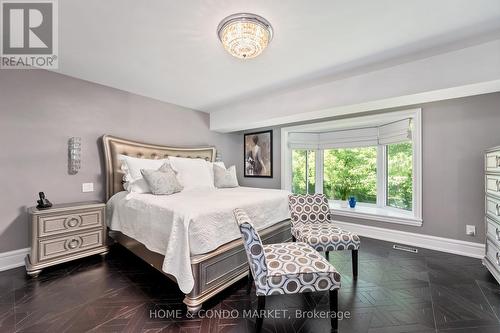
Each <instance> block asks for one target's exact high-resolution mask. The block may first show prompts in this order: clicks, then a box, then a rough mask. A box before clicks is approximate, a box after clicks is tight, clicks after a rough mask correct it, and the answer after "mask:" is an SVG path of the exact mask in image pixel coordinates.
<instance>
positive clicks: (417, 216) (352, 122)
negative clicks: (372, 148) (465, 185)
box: [281, 108, 423, 226]
mask: <svg viewBox="0 0 500 333" xmlns="http://www.w3.org/2000/svg"><path fill="white" fill-rule="evenodd" d="M421 113H422V110H421V109H420V108H418V109H411V110H404V111H393V112H385V113H379V114H376V115H369V116H362V117H355V118H347V119H341V120H334V121H328V122H321V123H314V124H305V125H299V126H291V127H286V128H282V129H281V142H282V144H281V175H282V177H281V188H282V189H285V190H291V179H292V177H291V176H292V175H291V174H292V160H291V158H292V156H291V155H292V154H291V151H292V149H299V148H292V147H290V146H289V144H288V134H289V133H291V132H300V131H302V132H307V131H309V132H321V131H333V130H342V129H356V128H363V127H369V126H376V124H380V123H381V122H392V121H398V120H402V119H408V118H411V120H412V127H413V128H412V130H413V131H412V134H413V135H412V148H413V174H412V177H413V197H412V210H411V211H408V210H404V209H400V208H396V207H392V206H388V205H387V196H388V193H387V191H388V175H387V171H388V165H387V144H378V145H377V202H376V204H370V203H358V205H359V206H358V205H357V207H356V208H354V209H352V208H345V207H342V205H341V203H340V200H331V202H330V205H331V207H332V212H333V213H334V214H335V215H340V216H347V217H354V218H362V219H369V220H375V221H380V222H390V223H398V224H405V225H413V226H421V225H422V222H423V220H422V118H421ZM335 148H339V147H331V148H322V147H316V148H312V147H308V148H307V149H308V150H315V151H316V161H315V162H316V193H322V192H323V163H324V150H325V149H335ZM346 148H347V147H346Z"/></svg>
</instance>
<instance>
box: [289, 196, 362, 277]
mask: <svg viewBox="0 0 500 333" xmlns="http://www.w3.org/2000/svg"><path fill="white" fill-rule="evenodd" d="M288 205H289V208H290V214H291V217H292V237H293V240H294V241H298V242H304V243H307V244H309V245H311V246H312V247H313V248H314V249H315V250H316V251H318V252H323V251H324V252H325V254H326V257H327V258H328V254H329V251H342V250H351V251H352V274H353V277H354V279H357V278H358V249H359V245H360V240H359V237H358V235H356V234H353V233H351V232H349V231H345V230H342V229H340V228H339V227H337V226H336V225H335V224H333V219H332V214H331V213H330V206H329V205H328V199H327V197H326V196H325V195H324V194H306V195H300V194H291V195H289V196H288Z"/></svg>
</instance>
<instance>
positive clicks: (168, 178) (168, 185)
mask: <svg viewBox="0 0 500 333" xmlns="http://www.w3.org/2000/svg"><path fill="white" fill-rule="evenodd" d="M141 174H142V176H143V177H144V180H145V181H146V183H147V184H148V185H149V189H150V190H151V193H153V194H156V195H161V194H167V195H168V194H173V193H176V192H180V191H182V185H181V184H180V183H179V181H178V180H177V176H176V175H175V171H174V170H173V169H172V167H171V166H170V164H169V163H165V164H163V165H162V166H161V167H160V168H159V169H158V170H146V169H142V170H141Z"/></svg>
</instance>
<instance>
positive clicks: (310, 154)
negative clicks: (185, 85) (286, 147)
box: [292, 149, 316, 194]
mask: <svg viewBox="0 0 500 333" xmlns="http://www.w3.org/2000/svg"><path fill="white" fill-rule="evenodd" d="M292 168H293V171H292V175H293V179H292V192H293V193H297V194H306V193H309V194H314V193H315V192H316V152H315V151H314V150H305V149H294V150H293V151H292Z"/></svg>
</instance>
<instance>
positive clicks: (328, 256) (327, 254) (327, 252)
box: [325, 251, 330, 259]
mask: <svg viewBox="0 0 500 333" xmlns="http://www.w3.org/2000/svg"><path fill="white" fill-rule="evenodd" d="M325 257H326V259H330V251H325Z"/></svg>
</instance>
